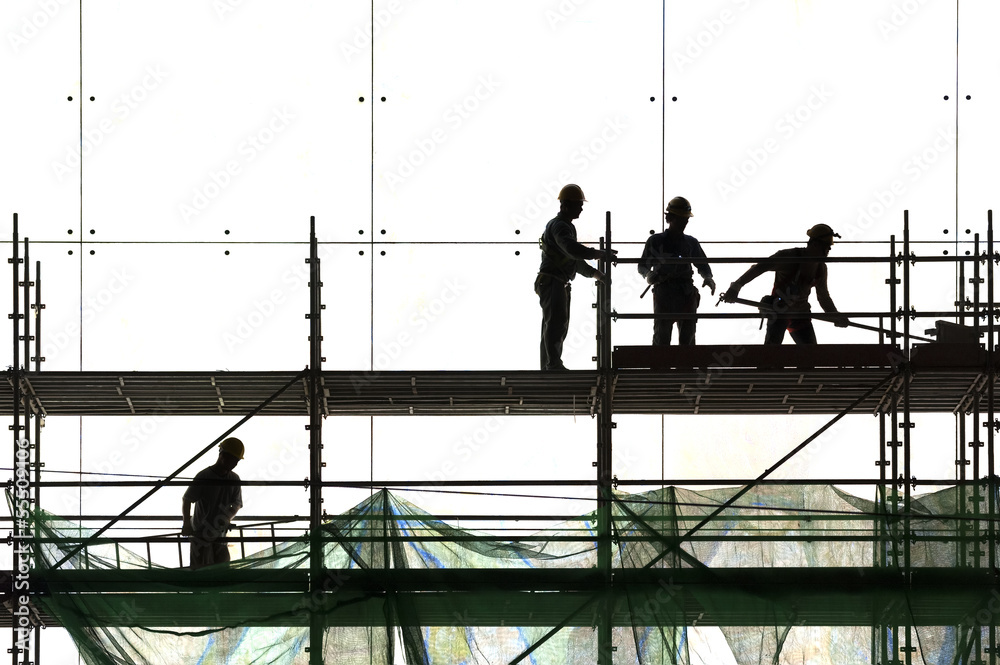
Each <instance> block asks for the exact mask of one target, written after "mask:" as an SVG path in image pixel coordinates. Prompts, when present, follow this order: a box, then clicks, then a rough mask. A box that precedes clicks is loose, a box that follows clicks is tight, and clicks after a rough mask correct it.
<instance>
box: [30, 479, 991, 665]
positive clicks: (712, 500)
mask: <svg viewBox="0 0 1000 665" xmlns="http://www.w3.org/2000/svg"><path fill="white" fill-rule="evenodd" d="M738 489H739V488H721V489H710V490H702V491H693V490H688V489H681V488H674V487H668V488H664V489H657V490H653V491H650V492H646V493H641V494H616V495H615V500H614V504H613V508H612V512H613V516H614V522H613V524H614V533H613V538H614V557H613V563H612V567H613V568H614V569H616V570H620V571H623V574H624V571H625V570H626V569H636V570H637V569H642V568H645V567H648V566H650V565H651V564H652V565H653V566H655V567H657V568H667V569H676V570H677V571H678V574H680V572H681V571H682V570H684V569H707V570H717V571H723V570H732V569H740V568H746V569H754V570H760V569H768V568H788V569H795V568H798V569H802V568H810V569H815V568H844V567H859V568H866V567H867V568H874V567H879V566H882V567H886V566H887V567H889V568H894V567H898V566H900V565H901V563H902V562H901V561H900V556H901V550H900V546H899V539H898V538H895V537H893V538H886V539H881V540H880V539H879V538H877V534H878V533H879V532H880V530H882V529H885V530H892V529H899V528H900V526H899V521H898V520H897V519H896V518H894V517H892V516H891V515H888V514H887V509H886V506H888V505H895V503H896V502H895V501H894V500H889V499H891V497H886V500H878V501H868V500H865V499H861V498H858V497H856V496H853V495H851V494H848V493H846V492H843V491H841V490H839V489H837V488H835V487H832V486H825V485H824V486H817V485H801V484H796V485H764V486H759V487H755V488H753V489H752V490H751V491H749V492H747V493H745V494H744V495H742V496H740V497H739V499H738V500H737V501H736V502H735V503H733V505H730V506H728V507H726V508H725V509H724V510H722V511H721V512H720V513H719V514H718V515H717V516H715V518H714V519H713V520H710V521H709V522H708V523H706V524H705V525H704V526H703V527H702V528H701V529H700V530H699V532H698V534H699V536H700V539H698V540H693V541H685V542H684V543H683V545H682V546H681V548H680V550H679V551H678V550H677V549H676V548H672V547H670V546H669V544H667V543H668V540H669V538H670V537H676V536H682V535H684V534H685V533H686V532H687V531H688V530H689V529H690V528H691V527H693V526H695V525H696V524H698V523H699V522H700V521H701V520H702V519H703V518H705V517H706V516H709V515H711V514H712V513H713V512H715V511H716V510H717V509H718V508H719V507H720V506H723V505H724V504H725V503H726V502H727V501H729V500H730V499H731V498H732V497H733V496H734V495H735V493H736V492H737V491H738ZM994 490H995V487H994ZM977 492H978V493H977ZM987 494H988V492H984V491H982V490H981V489H978V490H977V488H975V487H966V488H964V489H960V488H954V487H953V488H947V489H943V490H941V491H938V492H935V493H932V494H927V495H923V496H915V497H913V498H912V501H911V503H910V515H911V520H910V529H911V535H912V536H916V535H921V534H925V535H926V534H933V535H936V536H942V535H943V536H945V537H941V538H938V539H922V540H918V541H917V542H914V543H913V544H912V545H911V547H910V552H909V556H910V565H911V566H912V567H914V568H951V567H954V566H956V565H958V564H959V563H960V561H959V559H960V557H961V556H963V554H962V553H961V552H960V551H959V549H958V547H959V546H958V545H957V544H956V542H955V540H949V539H948V538H947V537H946V536H947V535H952V536H956V535H958V534H966V535H967V534H968V530H969V529H970V528H973V527H972V526H970V525H972V524H975V525H979V524H981V523H982V520H979V519H972V520H970V519H967V518H965V517H960V516H964V515H974V516H980V515H983V514H985V513H986V512H987V510H988V508H989V506H988V505H987V503H986V499H985V497H984V495H987ZM994 496H995V495H994ZM993 505H994V506H995V505H996V503H995V502H994V504H993ZM889 512H891V511H889ZM32 526H33V527H34V529H35V532H36V535H37V536H39V537H40V538H43V539H49V538H51V539H54V540H57V541H58V540H60V539H65V540H66V542H42V543H39V544H38V546H37V547H38V549H37V551H36V553H35V563H36V567H37V568H38V569H39V570H40V571H41V572H42V574H41V575H40V578H44V579H46V580H47V584H49V585H51V588H47V589H42V590H37V589H35V590H33V591H34V592H35V593H36V596H35V597H34V602H35V603H36V604H38V605H40V606H41V607H43V608H44V610H45V611H46V612H48V613H49V614H50V615H52V616H53V617H55V618H56V619H57V620H58V621H59V623H60V624H61V625H63V626H64V627H65V628H66V629H67V630H68V631H69V632H70V634H71V635H72V637H73V639H74V641H75V642H76V645H77V647H78V649H79V651H80V653H81V655H82V657H83V659H84V661H85V662H87V663H88V664H92V665H98V664H100V665H104V664H110V663H115V664H117V663H139V664H143V665H146V664H148V665H154V664H155V665H161V664H162V665H177V664H178V663H203V664H205V665H210V664H216V663H218V664H222V663H225V664H234V665H235V664H241V663H253V664H275V665H276V664H279V663H280V664H293V663H302V664H305V663H307V662H308V660H309V654H308V653H307V648H308V647H309V646H310V645H309V628H308V621H307V620H303V617H305V616H307V615H308V614H309V611H310V610H311V611H313V612H318V613H320V614H322V613H323V612H326V611H328V610H329V611H330V612H333V611H334V610H336V611H344V610H345V609H346V610H348V611H350V610H351V607H352V604H354V603H357V605H356V607H357V608H358V611H359V612H361V611H370V609H369V610H362V606H365V607H369V608H370V606H371V603H372V602H373V601H374V602H375V603H376V606H377V607H378V617H377V618H378V620H377V621H375V620H373V621H370V622H365V621H361V622H359V623H362V624H365V623H368V624H369V625H363V626H360V627H359V626H345V625H328V626H327V627H326V628H325V637H324V643H323V647H322V649H323V653H324V662H326V663H345V664H358V665H361V664H363V663H366V664H371V663H379V664H385V665H391V664H393V663H400V662H405V663H414V664H416V663H420V664H424V663H426V664H428V665H430V664H433V665H437V664H447V665H457V664H468V665H473V664H474V665H485V664H487V663H489V664H496V663H508V662H510V661H511V660H512V659H514V658H515V657H517V656H518V655H519V654H522V652H524V651H526V650H529V649H530V647H531V646H532V645H535V644H536V642H539V641H540V640H541V641H542V643H541V644H540V645H538V646H537V647H536V648H534V649H533V650H531V651H530V653H529V655H528V656H527V657H526V658H525V659H524V660H523V661H522V662H525V663H535V664H538V665H543V664H547V663H593V662H596V652H597V648H598V647H597V644H598V642H597V631H596V629H595V626H594V625H579V623H580V622H576V625H568V626H566V627H563V628H561V629H560V630H558V631H556V632H554V634H550V633H552V629H553V627H554V626H555V623H553V625H552V626H506V625H497V626H482V625H467V624H466V623H465V622H463V621H462V620H461V616H456V620H455V621H454V622H453V623H452V624H451V625H440V623H441V622H440V621H435V622H433V623H434V624H435V625H422V624H421V621H420V616H419V615H414V610H413V607H412V606H406V605H405V604H404V603H400V602H397V599H396V598H395V597H394V595H393V594H391V593H388V594H387V593H379V592H377V591H373V592H372V593H371V594H369V595H367V596H363V597H357V596H352V597H345V596H342V595H338V593H337V591H338V590H337V589H336V588H333V589H328V591H329V593H328V594H327V595H326V596H325V597H324V598H323V600H322V603H324V604H321V605H318V606H317V605H316V603H315V602H313V604H312V605H310V598H309V595H308V594H307V593H298V594H295V593H293V594H287V593H286V594H283V595H273V596H272V595H269V592H270V590H271V589H272V588H276V587H272V586H268V585H274V584H278V585H279V586H280V584H281V583H282V581H283V580H285V579H286V578H287V579H289V580H296V579H302V576H303V575H304V573H305V572H308V569H309V543H308V542H302V541H301V540H297V541H290V542H285V543H275V544H274V545H273V546H270V547H268V548H267V549H266V550H264V551H261V552H258V553H256V554H252V555H249V556H246V557H245V558H242V559H239V560H236V561H233V562H231V563H230V564H227V565H222V566H211V567H208V568H205V569H202V570H199V571H189V570H175V571H171V570H170V569H167V568H164V567H162V566H158V565H157V564H155V563H152V562H150V561H148V560H147V558H145V557H143V556H140V555H139V554H137V553H136V552H134V551H131V550H129V549H128V548H126V547H123V546H121V545H119V544H116V543H114V542H101V543H98V544H91V545H89V546H88V547H86V548H85V549H84V550H82V551H80V552H77V553H76V554H74V555H73V556H72V557H70V558H69V559H68V560H67V561H66V562H65V563H64V564H63V565H62V566H61V567H60V571H67V572H66V573H65V574H63V573H62V572H60V571H52V570H47V569H48V568H49V567H51V566H52V565H53V564H54V563H55V562H57V561H60V560H61V559H63V558H64V557H65V556H66V555H67V554H69V553H70V552H72V551H73V545H72V544H71V543H79V542H80V541H81V540H82V539H86V538H87V537H88V536H89V535H90V534H91V533H93V532H92V531H89V530H87V529H83V528H81V527H80V526H79V525H78V524H76V523H73V522H71V521H68V520H64V519H61V518H59V517H58V516H55V515H52V514H50V513H47V512H45V511H37V512H35V513H34V517H33V525H32ZM323 530H324V536H325V537H326V538H328V539H329V542H328V543H327V545H326V546H325V548H324V562H323V564H324V567H325V568H328V569H332V570H344V571H364V570H371V571H399V570H403V569H428V570H431V569H441V570H458V569H480V570H482V569H486V570H493V569H514V570H517V569H523V570H529V569H551V570H558V569H578V570H581V571H586V570H588V569H593V568H595V567H596V566H597V563H598V558H597V543H596V538H597V530H596V520H595V513H591V514H588V515H584V516H581V517H580V518H579V519H577V520H572V521H569V522H565V523H562V524H559V525H558V526H556V527H554V528H551V529H548V530H545V531H544V532H540V533H538V534H537V537H532V538H530V539H528V540H527V541H520V542H509V541H504V540H502V539H499V538H496V539H494V538H493V537H490V536H488V535H487V534H482V533H476V532H473V531H469V530H466V529H460V528H456V527H454V526H451V525H448V524H445V523H444V522H441V521H440V520H437V519H435V518H434V516H432V515H430V514H428V513H426V512H424V511H422V510H421V509H419V508H418V507H417V506H415V505H413V504H412V503H410V502H408V501H406V500H404V499H403V498H401V497H400V496H398V495H396V494H393V493H391V492H388V491H386V490H382V491H379V492H377V493H375V494H373V495H372V496H371V497H370V498H368V499H366V500H365V501H363V502H362V503H360V504H359V505H357V506H355V507H354V508H352V509H350V510H348V511H346V512H345V513H343V514H341V515H338V516H336V517H332V518H328V519H327V520H326V521H325V522H324V526H323ZM417 534H419V535H422V536H433V537H432V538H430V539H428V538H423V539H417V540H408V538H412V537H413V536H414V535H417ZM567 535H571V536H576V537H577V538H576V539H575V540H574V539H560V538H561V537H565V536H567ZM819 536H824V537H825V538H824V539H818V537H819ZM831 536H832V537H834V538H830V537H831ZM836 536H844V538H843V539H837V538H836ZM876 542H882V543H886V544H884V545H880V546H876V545H875V543H876ZM877 547H884V548H885V549H884V551H881V550H878V549H877ZM78 571H88V574H89V576H88V577H86V579H83V580H82V581H81V580H79V579H77V578H74V573H76V572H78ZM101 571H108V572H107V574H106V575H104V576H103V577H102V576H101V575H102V572H101ZM118 571H128V577H129V579H130V581H131V583H132V584H136V583H141V584H142V585H143V586H142V591H143V593H144V594H148V593H150V592H155V593H158V594H159V595H158V596H157V597H156V600H155V603H150V602H149V601H148V596H146V597H145V598H146V599H145V600H143V603H142V604H141V605H137V604H136V603H135V602H134V601H130V600H129V596H128V592H127V591H125V592H119V591H121V589H120V588H119V587H116V586H115V582H116V579H117V578H116V574H118ZM144 571H145V572H144ZM283 571H284V572H283ZM144 575H148V578H144V577H143V576H144ZM296 576H297V577H296ZM118 577H119V578H120V577H124V575H122V574H118ZM208 580H210V582H208ZM621 586H623V591H624V598H625V607H626V611H627V619H626V620H625V621H624V622H623V621H620V620H619V621H616V626H615V627H614V629H613V634H612V641H613V643H614V644H615V652H614V654H613V661H614V662H615V663H641V664H643V665H645V664H650V665H666V664H667V663H680V664H698V663H720V662H722V663H724V662H735V663H738V664H739V665H750V664H753V665H759V664H762V663H812V664H826V663H830V664H833V663H838V664H840V663H866V662H877V661H879V660H880V656H879V651H880V649H881V650H882V651H888V653H889V655H890V658H891V657H892V655H893V654H895V655H896V656H897V657H898V649H899V648H900V646H901V644H902V641H901V640H902V638H901V637H900V634H901V633H900V632H899V631H892V630H890V631H889V635H888V637H887V638H885V639H883V640H882V643H881V647H880V646H879V640H878V639H876V635H875V627H873V626H864V625H862V626H842V625H840V626H830V627H824V626H815V625H803V623H804V622H802V621H800V620H799V618H798V616H797V614H796V611H797V610H796V606H795V600H794V598H795V593H794V589H793V590H790V591H789V592H788V594H787V597H788V600H787V602H786V601H785V600H784V598H783V597H782V596H781V594H780V593H778V594H777V595H776V599H771V600H773V602H771V603H769V604H768V607H769V608H771V609H770V612H771V614H770V615H769V616H759V615H758V616H757V617H756V619H757V620H756V622H754V625H732V626H721V627H719V628H714V627H699V626H697V625H691V624H696V623H697V622H696V621H690V618H687V619H685V618H684V617H683V616H682V612H681V611H680V605H679V604H678V603H674V602H669V600H670V596H672V595H673V592H672V591H671V590H670V589H667V588H666V587H664V589H665V590H664V593H665V594H666V596H664V598H666V600H663V599H659V600H658V599H657V596H651V595H650V594H648V593H639V592H638V591H636V592H634V593H633V590H630V589H629V587H628V585H627V584H623V585H621ZM132 588H134V587H132ZM754 595H755V592H752V591H746V590H745V589H741V588H740V587H739V585H736V586H734V588H733V590H732V593H731V594H728V595H725V596H723V598H722V599H721V600H720V599H719V597H718V596H706V597H703V598H700V599H699V600H700V601H701V602H702V605H703V606H704V608H705V609H706V611H709V612H710V611H713V610H728V611H732V609H733V608H734V607H739V606H741V604H742V605H745V606H746V607H748V608H751V609H752V608H753V607H755V605H754V604H753V603H754V602H755V601H756V600H758V599H757V598H755V597H754ZM289 597H291V598H292V601H294V602H292V601H289ZM278 598H280V599H281V602H278V601H277V600H273V599H278ZM313 600H314V601H315V599H313ZM998 600H1000V596H998ZM661 601H662V602H661ZM192 602H193V603H195V604H194V605H192ZM848 602H849V601H848ZM227 603H228V604H227ZM713 603H714V604H715V605H716V606H715V607H713ZM366 604H367V605H366ZM723 606H725V607H723ZM183 607H189V608H190V607H198V608H209V607H213V608H217V609H216V610H215V611H216V612H219V611H220V610H219V609H218V608H222V614H221V615H217V616H225V617H226V620H224V621H219V622H216V621H205V620H204V619H205V617H206V613H202V614H200V615H198V618H199V622H195V623H193V625H192V624H186V623H185V622H183V621H182V620H178V616H183V610H182V609H181V608H183ZM977 611H978V612H979V618H978V619H977V618H976V617H977ZM983 611H985V608H984V607H978V606H976V607H971V608H969V620H968V621H966V622H965V625H953V626H929V627H915V628H912V631H913V632H912V633H911V635H912V637H913V641H912V644H913V645H914V649H915V651H914V652H913V653H911V656H912V658H913V662H923V663H928V664H934V665H938V664H939V663H958V662H965V660H963V659H964V657H965V654H966V653H968V650H969V648H971V647H970V645H971V643H972V640H973V638H974V637H976V636H977V635H978V636H986V635H987V632H986V631H987V630H988V627H989V625H990V624H993V625H995V623H996V622H995V621H994V620H993V618H992V614H990V616H989V617H988V618H986V620H985V621H984V616H983V615H982V612H983ZM583 612H584V613H585V614H587V615H588V616H589V615H590V614H591V613H592V608H585V609H584V610H583ZM207 614H208V615H209V616H210V614H211V613H210V612H208V613H207ZM331 616H332V615H331ZM366 616H367V615H366ZM372 616H374V615H372ZM167 617H169V619H167ZM109 618H110V619H109ZM427 623H428V624H431V623H432V622H430V621H428V622H427ZM542 638H546V639H544V640H543V639H542ZM983 643H984V644H988V642H986V641H984V642H983Z"/></svg>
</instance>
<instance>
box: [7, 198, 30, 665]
mask: <svg viewBox="0 0 1000 665" xmlns="http://www.w3.org/2000/svg"><path fill="white" fill-rule="evenodd" d="M13 238H14V242H13V243H12V245H11V246H12V247H13V257H12V258H11V259H10V263H11V268H12V271H13V283H14V297H13V301H12V302H13V307H12V310H13V311H12V313H11V314H10V315H9V316H10V319H11V322H12V323H13V335H12V336H13V339H14V360H13V366H12V367H11V374H12V375H11V386H12V388H13V391H14V394H13V402H12V408H13V411H14V413H13V415H14V424H13V425H12V426H11V430H12V431H13V432H14V448H13V464H12V465H11V468H12V469H13V470H14V477H15V479H16V478H17V471H18V468H19V464H20V463H21V460H20V456H19V455H18V453H19V451H20V438H21V374H20V369H19V367H18V366H19V365H20V350H21V347H20V340H19V339H18V337H19V335H20V330H21V326H20V320H19V319H20V312H19V311H18V304H19V298H18V292H17V288H18V284H17V283H18V274H19V272H20V271H19V270H18V262H19V261H20V258H19V257H18V253H17V243H18V239H17V213H16V212H15V213H14V235H13ZM20 507H21V503H20V497H19V495H18V489H17V483H16V482H15V489H14V519H13V520H12V523H13V528H12V529H11V536H12V537H13V544H14V556H13V562H14V565H13V571H14V572H15V573H16V571H17V570H18V567H19V566H18V562H19V560H20V557H21V537H22V534H21V521H20V518H21V512H20ZM12 585H13V583H12ZM22 599H23V595H22V594H18V593H15V594H13V598H12V599H11V601H12V602H11V637H12V639H11V643H10V647H11V648H10V654H11V662H12V663H13V664H14V665H17V661H18V655H19V654H20V651H21V650H20V645H21V644H22V639H21V635H22V631H21V629H20V628H19V627H18V618H19V617H20V616H21V615H22V613H23V612H25V611H27V610H26V608H25V604H24V603H22V602H21V601H22Z"/></svg>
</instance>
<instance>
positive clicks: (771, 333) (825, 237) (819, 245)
mask: <svg viewBox="0 0 1000 665" xmlns="http://www.w3.org/2000/svg"><path fill="white" fill-rule="evenodd" d="M806 235H807V236H809V242H808V243H806V246H805V247H792V248H789V249H782V250H780V251H778V252H775V253H774V254H773V255H772V256H771V257H770V258H771V259H778V258H781V259H788V258H799V259H802V261H800V262H778V261H771V260H766V261H762V262H760V263H758V264H756V265H753V266H751V267H750V269H749V270H747V271H746V272H745V273H743V275H742V276H741V277H740V278H739V279H737V280H736V281H735V282H733V283H732V284H730V285H729V288H728V289H727V290H726V292H725V293H724V294H723V300H725V301H726V302H734V301H735V300H736V298H738V297H739V295H740V289H741V288H742V287H743V286H744V285H746V284H748V283H749V282H751V281H753V280H754V279H755V278H756V277H758V276H760V275H762V274H763V273H765V272H768V271H772V270H773V271H774V288H773V289H772V291H771V303H770V308H771V309H772V310H773V313H771V314H770V315H769V320H768V323H767V334H766V335H765V337H764V343H765V344H781V342H782V340H784V338H785V330H787V331H788V332H789V334H791V336H792V340H793V341H794V342H795V343H796V344H815V343H816V332H815V330H813V325H812V320H810V319H809V317H789V316H783V314H789V313H796V314H801V313H803V312H809V311H810V310H811V308H810V306H809V294H810V293H812V290H813V287H815V288H816V299H817V300H819V304H820V307H822V308H823V311H824V312H827V313H830V314H837V306H836V305H834V304H833V299H831V298H830V291H829V290H828V289H827V284H826V282H827V271H826V262H825V261H823V259H825V258H826V257H827V256H828V255H829V254H830V248H831V247H833V239H834V238H839V237H840V234H839V233H834V232H833V229H832V228H830V227H829V226H827V225H826V224H816V225H815V226H813V227H812V228H811V229H809V230H808V231H806ZM831 320H832V321H833V323H834V325H835V326H837V327H838V328H846V327H847V326H849V325H850V324H851V322H850V320H849V319H848V318H847V317H846V316H839V315H838V316H834V317H833V318H832V319H831Z"/></svg>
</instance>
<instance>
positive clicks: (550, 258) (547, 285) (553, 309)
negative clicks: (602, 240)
mask: <svg viewBox="0 0 1000 665" xmlns="http://www.w3.org/2000/svg"><path fill="white" fill-rule="evenodd" d="M558 200H559V214H557V215H556V216H555V217H554V218H553V219H552V220H550V221H549V223H548V224H546V225H545V231H544V232H543V233H542V237H541V238H539V239H538V244H539V245H540V246H541V249H542V263H541V266H540V267H539V268H538V277H536V278H535V294H536V295H537V296H538V303H539V305H541V307H542V341H541V344H540V356H541V369H543V370H564V369H566V367H565V365H563V361H562V350H563V342H564V341H565V340H566V335H567V334H568V333H569V311H570V310H569V304H570V282H572V281H573V278H574V277H576V275H577V273H579V274H581V275H583V276H584V277H593V278H594V279H596V280H598V281H600V280H602V279H604V273H602V272H601V271H600V270H598V269H597V268H594V267H593V266H591V265H590V264H589V263H587V261H586V259H599V258H601V257H602V256H604V252H602V251H601V250H599V249H594V248H592V247H587V246H586V245H582V244H580V243H579V242H578V241H577V239H576V227H575V226H574V225H573V220H574V219H577V218H578V217H579V216H580V213H581V212H582V211H583V204H584V203H585V202H586V200H587V199H586V198H584V196H583V190H582V189H581V188H580V186H579V185H566V186H565V187H563V188H562V189H561V190H560V191H559V196H558ZM612 254H617V252H616V251H614V250H612Z"/></svg>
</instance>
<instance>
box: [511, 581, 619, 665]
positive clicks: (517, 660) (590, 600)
mask: <svg viewBox="0 0 1000 665" xmlns="http://www.w3.org/2000/svg"><path fill="white" fill-rule="evenodd" d="M601 595H602V594H599V593H596V594H594V595H593V596H591V597H590V598H588V599H587V600H585V601H583V604H582V605H580V607H578V608H576V609H575V610H573V611H572V612H570V614H569V616H567V617H566V618H565V619H563V620H562V621H561V622H560V623H559V625H558V626H556V627H555V628H553V629H552V630H550V631H549V632H547V633H545V634H544V635H542V636H541V637H540V638H538V640H537V641H536V642H535V643H534V644H532V645H531V646H529V647H528V648H527V649H525V650H524V651H522V652H521V653H520V654H519V655H517V656H515V657H514V659H513V660H511V661H510V662H509V663H508V664H507V665H516V664H517V663H520V662H521V661H522V660H524V659H525V658H527V657H528V656H530V655H531V654H532V652H533V651H534V650H535V649H537V648H538V647H540V646H542V645H543V644H545V643H546V642H548V641H549V639H550V638H551V637H552V636H554V635H555V634H556V633H558V632H559V631H560V630H562V629H563V628H565V627H566V626H567V625H568V624H569V622H570V621H572V620H573V617H575V616H576V615H577V614H579V613H580V612H582V611H583V610H585V609H587V606H589V605H590V604H591V603H593V602H594V601H595V600H597V599H598V598H600V597H601Z"/></svg>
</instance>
